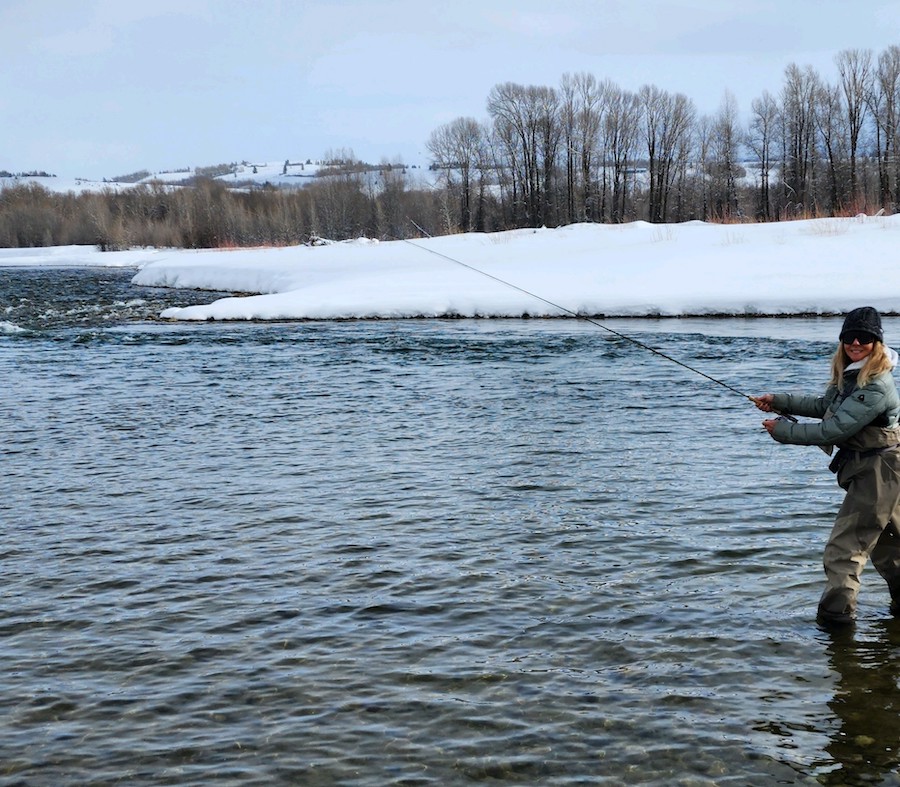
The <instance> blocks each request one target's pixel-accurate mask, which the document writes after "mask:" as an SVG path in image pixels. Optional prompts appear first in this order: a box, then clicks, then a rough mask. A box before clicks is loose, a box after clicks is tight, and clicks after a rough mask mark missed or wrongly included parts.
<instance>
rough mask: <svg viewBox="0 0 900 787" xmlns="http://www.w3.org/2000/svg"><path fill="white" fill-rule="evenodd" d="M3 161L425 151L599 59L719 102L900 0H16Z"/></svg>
mask: <svg viewBox="0 0 900 787" xmlns="http://www.w3.org/2000/svg"><path fill="white" fill-rule="evenodd" d="M0 36H2V39H0V40H2V44H0V169H7V170H10V171H13V172H18V171H27V170H33V169H43V170H46V171H48V172H51V173H54V174H56V175H59V176H61V177H89V178H103V177H109V178H111V177H114V176H117V175H123V174H127V173H130V172H133V171H136V170H139V169H148V170H150V171H154V172H155V171H159V170H164V169H174V168H178V167H194V166H203V165H210V164H217V163H221V162H230V161H241V160H245V159H246V160H253V159H259V160H268V158H267V157H270V158H271V159H272V160H284V159H287V158H290V159H291V160H297V159H306V158H312V159H316V158H321V157H322V156H324V155H325V153H326V152H328V151H339V150H341V149H348V150H352V151H353V152H354V153H355V154H356V156H358V157H359V158H362V159H365V160H367V161H371V162H378V161H380V160H382V159H383V158H387V159H389V160H395V159H398V158H400V159H402V160H403V161H405V162H406V163H411V164H427V160H428V159H427V151H426V148H425V142H426V141H427V139H428V136H429V134H430V133H431V132H432V131H433V130H434V129H435V128H437V127H438V126H440V125H441V124H443V123H446V122H449V121H450V120H453V119H454V118H457V117H460V116H469V117H474V118H476V119H478V120H486V119H487V113H486V110H485V101H486V99H487V96H488V92H489V91H490V89H491V87H493V86H494V85H496V84H499V83H502V82H517V83H520V84H526V85H528V84H531V85H545V86H553V87H556V86H558V85H559V82H560V78H561V77H562V75H563V74H565V73H573V74H574V73H578V72H582V71H584V72H589V73H592V74H593V75H594V76H596V77H597V78H598V79H611V80H613V81H614V82H616V83H618V84H619V85H620V86H621V87H623V88H627V89H631V90H637V89H639V88H640V87H641V85H644V84H647V83H652V84H655V85H657V86H658V87H660V88H663V89H665V90H668V91H670V92H680V93H684V94H685V95H687V96H688V97H689V98H691V99H692V100H693V101H694V103H695V104H696V106H697V109H698V111H700V112H701V113H708V114H713V113H715V112H716V110H717V109H718V108H719V107H720V106H721V104H722V100H723V97H724V95H725V91H726V90H727V91H730V92H731V93H732V94H733V95H734V97H735V98H736V99H737V102H738V108H739V110H740V111H741V112H748V111H749V107H750V102H751V101H752V100H753V99H754V98H756V97H757V96H759V95H760V94H761V93H762V91H764V90H768V91H769V92H771V93H772V94H773V95H778V93H779V92H780V90H781V87H782V84H783V77H784V69H785V67H786V66H787V65H788V64H790V63H792V62H793V63H797V64H798V65H800V66H805V65H807V64H809V65H812V66H813V67H815V68H816V69H817V70H818V71H819V73H820V74H821V75H822V76H823V77H824V78H826V79H829V80H834V79H835V78H836V76H837V71H836V68H835V66H834V58H835V55H837V53H838V52H840V51H842V50H845V49H854V48H864V49H871V50H873V53H874V54H875V55H877V54H879V53H880V52H882V51H883V50H885V49H886V48H887V47H888V46H890V45H892V44H898V45H900V0H865V1H864V2H859V3H853V2H850V1H849V0H745V1H743V2H731V1H730V0H680V2H662V1H661V0H645V1H644V2H640V3H637V2H633V0H541V2H537V1H536V0H474V1H473V0H454V2H447V1H446V0H442V2H440V3H432V2H431V1H430V0H395V1H393V2H392V1H390V0H153V2H146V1H145V0H134V1H133V2H123V0H0Z"/></svg>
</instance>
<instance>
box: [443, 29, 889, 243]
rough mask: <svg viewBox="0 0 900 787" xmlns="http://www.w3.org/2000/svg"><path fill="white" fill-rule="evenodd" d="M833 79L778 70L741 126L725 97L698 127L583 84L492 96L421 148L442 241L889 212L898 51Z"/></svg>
mask: <svg viewBox="0 0 900 787" xmlns="http://www.w3.org/2000/svg"><path fill="white" fill-rule="evenodd" d="M835 65H836V72H837V77H836V80H835V81H834V82H828V81H827V80H825V79H823V78H822V77H821V76H820V75H819V74H818V73H817V72H816V71H815V70H814V69H812V68H811V67H809V66H807V67H805V68H801V67H799V66H797V65H796V64H791V65H789V66H788V67H787V68H786V69H785V73H784V84H783V86H782V89H781V91H780V94H779V95H778V96H773V95H772V94H770V93H769V92H764V93H763V95H762V96H761V97H759V98H758V99H756V100H754V101H753V102H752V108H751V113H750V118H749V122H747V123H745V124H744V125H742V124H741V123H740V121H739V113H738V108H737V106H736V103H735V100H734V98H733V97H732V96H731V95H729V94H726V96H725V98H724V100H723V103H722V107H721V108H720V110H719V111H718V112H717V113H716V114H715V115H714V116H705V115H704V116H701V115H698V113H697V110H696V108H695V106H694V104H693V102H692V101H691V100H690V99H688V98H687V97H686V96H685V95H683V94H680V93H676V94H672V93H668V92H666V91H663V90H660V89H659V88H657V87H655V86H653V85H647V86H644V87H642V88H641V89H640V90H639V91H637V92H636V93H634V92H631V91H628V90H623V89H622V88H620V87H619V86H618V85H616V84H615V83H613V82H612V81H609V80H602V81H601V80H598V79H596V78H595V77H594V76H592V75H590V74H583V73H582V74H575V75H570V74H567V75H565V76H563V78H562V80H561V84H560V86H559V87H558V88H551V87H542V86H526V85H519V84H514V83H504V84H500V85H497V86H495V87H494V88H492V89H491V91H490V94H489V95H488V98H487V113H488V120H487V121H485V122H479V121H477V120H475V119H474V118H458V119H456V120H454V121H451V122H450V123H447V124H445V125H443V126H441V127H440V128H438V129H436V130H435V131H434V132H433V133H432V135H431V137H430V139H429V141H428V149H429V151H430V152H431V154H432V156H433V158H434V162H435V165H436V166H437V167H438V168H440V170H441V172H442V173H443V175H444V180H443V185H444V188H445V189H446V190H447V192H448V194H450V195H452V201H453V202H454V204H455V206H456V207H455V210H454V211H453V213H452V216H449V217H448V218H449V222H448V224H447V226H446V228H445V229H447V230H449V231H452V230H459V229H462V230H471V229H476V230H477V229H484V228H486V227H487V226H489V224H493V225H501V226H535V225H540V224H554V225H555V224H563V223H570V222H575V221H604V222H618V221H626V220H634V219H646V220H648V221H652V222H663V221H683V220H688V219H697V218H699V219H706V220H736V219H741V218H755V219H759V220H772V219H782V218H793V217H796V216H798V215H806V216H812V215H836V214H841V213H845V212H848V211H857V210H867V209H876V210H877V209H881V208H883V209H885V210H887V211H891V212H892V211H894V210H895V209H896V205H897V202H898V183H900V155H898V146H900V46H892V47H890V48H888V49H887V50H885V51H884V52H882V53H881V54H880V55H878V56H877V57H875V56H874V55H873V53H872V52H871V51H869V50H857V49H852V50H845V51H843V52H841V53H839V55H838V56H837V57H836V58H835ZM490 194H493V195H495V196H496V197H497V199H498V201H499V209H500V213H501V215H500V217H499V219H498V217H497V216H493V217H492V218H490V217H489V216H488V212H487V209H488V207H489V201H488V195H490ZM495 207H496V206H495Z"/></svg>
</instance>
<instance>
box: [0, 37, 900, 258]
mask: <svg viewBox="0 0 900 787" xmlns="http://www.w3.org/2000/svg"><path fill="white" fill-rule="evenodd" d="M835 67H836V68H835V72H836V73H835V78H834V80H833V81H828V80H827V79H825V78H823V77H822V76H821V75H820V74H819V73H817V72H816V71H815V70H814V69H813V68H812V67H810V66H806V67H800V66H798V65H797V64H794V63H792V64H790V65H788V66H787V68H786V69H785V71H784V82H783V84H782V86H781V89H780V91H779V92H778V93H777V94H771V93H769V92H768V91H764V92H763V94H762V95H761V96H759V97H758V98H756V99H754V100H753V102H752V104H751V111H750V114H749V120H745V121H743V122H741V120H740V119H739V112H738V108H737V106H736V102H735V100H734V98H733V97H732V96H731V95H730V94H727V93H726V95H725V97H724V99H723V101H722V105H721V107H720V109H719V110H718V112H716V113H715V114H714V115H712V116H707V115H700V114H699V113H698V112H697V110H696V107H695V105H694V103H693V102H692V101H691V100H690V99H689V98H688V97H687V96H685V95H684V94H681V93H669V92H667V91H664V90H661V89H659V88H658V87H656V86H654V85H645V86H643V87H642V88H640V89H639V90H638V91H637V92H632V91H628V90H624V89H622V88H621V87H619V86H618V85H616V84H615V83H614V82H612V81H611V80H599V79H597V78H596V77H594V76H593V75H591V74H587V73H580V74H566V75H564V76H563V77H562V79H561V82H560V84H559V86H558V87H546V86H535V85H519V84H515V83H511V82H506V83H502V84H498V85H496V86H494V87H493V88H492V89H491V90H490V92H489V95H488V96H487V100H486V109H487V118H486V119H485V120H483V121H479V120H476V119H474V118H469V117H460V118H457V119H455V120H453V121H451V122H449V123H447V124H444V125H442V126H440V127H439V128H437V129H436V130H435V131H433V132H432V134H431V135H430V138H429V140H428V142H427V147H428V150H429V153H430V155H431V157H432V165H431V166H432V170H433V171H434V172H435V173H436V175H437V177H438V186H437V188H424V187H422V186H419V185H416V183H415V181H413V180H412V179H411V178H409V177H408V174H407V171H406V169H405V168H404V167H402V166H396V165H391V164H388V163H386V162H384V163H382V164H381V165H375V166H372V165H367V164H363V163H362V162H360V161H358V160H357V159H356V158H355V157H354V156H353V155H352V153H351V154H348V153H347V152H346V151H343V152H342V154H341V156H335V157H332V158H333V159H334V160H333V165H332V166H329V167H328V168H327V169H326V170H324V171H322V173H321V176H320V177H318V178H316V179H315V181H314V182H313V183H312V184H311V185H308V186H306V187H304V188H302V189H277V188H274V187H264V188H245V189H233V188H229V187H227V186H226V185H225V184H224V183H223V182H222V181H219V180H215V179H214V178H212V177H198V178H195V179H194V180H193V182H192V183H191V185H190V186H189V187H181V188H173V187H171V186H167V185H164V184H160V183H150V184H145V185H137V186H133V187H130V188H127V189H113V188H106V189H104V190H103V191H100V192H86V193H82V194H74V193H67V194H61V193H56V192H50V191H48V190H46V189H44V188H42V187H40V186H36V185H31V184H21V185H15V186H12V187H7V188H4V189H2V190H0V246H5V247H17V246H46V245H69V244H94V245H97V246H99V247H100V248H104V249H121V248H128V247H131V246H159V247H166V246H173V247H184V248H203V247H219V248H221V247H232V246H234V247H237V246H254V245H291V244H297V243H314V242H316V240H317V238H320V237H321V238H329V239H334V240H343V239H347V238H353V237H359V236H367V237H376V238H383V239H392V238H408V237H413V236H416V235H418V234H420V228H421V229H424V231H426V232H428V233H429V234H434V235H437V234H445V233H450V232H460V231H497V230H503V229H512V228H518V227H536V226H542V225H546V226H558V225H563V224H569V223H574V222H581V221H590V222H610V223H615V222H625V221H634V220H639V219H642V220H646V221H650V222H678V221H687V220H692V219H701V220H705V221H775V220H784V219H792V218H798V217H815V216H835V215H851V214H855V213H857V212H860V211H866V212H877V211H879V210H882V211H884V212H887V213H893V212H895V211H896V209H897V204H898V198H900V152H898V147H900V46H891V47H889V48H888V49H887V50H885V51H883V52H881V53H880V54H878V55H877V56H876V55H875V54H874V53H873V52H871V51H870V50H858V49H848V50H845V51H843V52H840V53H839V54H838V55H837V57H836V58H835Z"/></svg>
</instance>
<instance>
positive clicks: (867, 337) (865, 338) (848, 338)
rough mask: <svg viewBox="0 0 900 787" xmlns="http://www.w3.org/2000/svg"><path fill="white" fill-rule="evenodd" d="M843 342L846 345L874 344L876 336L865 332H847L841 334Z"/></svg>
mask: <svg viewBox="0 0 900 787" xmlns="http://www.w3.org/2000/svg"><path fill="white" fill-rule="evenodd" d="M841 341H842V342H843V343H844V344H853V342H859V343H860V344H872V342H874V341H875V336H874V335H872V334H871V333H866V332H865V331H847V332H846V333H842V334H841Z"/></svg>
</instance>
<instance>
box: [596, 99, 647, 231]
mask: <svg viewBox="0 0 900 787" xmlns="http://www.w3.org/2000/svg"><path fill="white" fill-rule="evenodd" d="M606 94H607V100H606V105H607V111H606V115H605V122H604V123H603V130H602V167H603V199H602V201H603V203H604V204H606V203H607V202H608V204H609V211H608V217H609V219H610V221H613V222H620V221H624V220H625V218H626V216H627V212H628V211H627V204H628V173H629V168H630V167H631V166H632V165H633V162H634V158H635V157H636V156H637V151H638V140H639V137H640V118H641V104H640V99H639V98H638V96H637V95H636V94H635V93H632V92H630V91H628V90H622V89H621V88H619V87H617V86H615V85H613V84H611V83H610V84H608V85H607V88H606ZM607 184H608V188H607ZM607 193H609V199H608V200H607V199H606V198H605V196H606V194H607ZM601 210H602V213H601V215H606V211H605V210H603V209H601Z"/></svg>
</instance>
